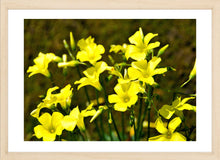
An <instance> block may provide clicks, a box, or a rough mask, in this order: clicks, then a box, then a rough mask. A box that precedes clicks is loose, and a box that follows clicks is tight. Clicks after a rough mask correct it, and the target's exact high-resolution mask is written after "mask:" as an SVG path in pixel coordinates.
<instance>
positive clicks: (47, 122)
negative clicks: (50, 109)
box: [38, 113, 52, 130]
mask: <svg viewBox="0 0 220 160" xmlns="http://www.w3.org/2000/svg"><path fill="white" fill-rule="evenodd" d="M38 121H39V122H40V123H41V124H42V126H43V127H44V128H46V129H48V130H49V129H50V128H51V127H52V125H51V115H50V114H49V113H44V114H43V115H41V116H40V117H39V118H38Z"/></svg>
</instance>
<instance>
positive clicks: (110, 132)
mask: <svg viewBox="0 0 220 160" xmlns="http://www.w3.org/2000/svg"><path fill="white" fill-rule="evenodd" d="M110 116H111V110H110V109H109V110H108V127H109V134H110V139H111V141H112V140H113V138H112V128H111V124H110V122H109V121H110V119H111V120H112V118H111V117H110Z"/></svg>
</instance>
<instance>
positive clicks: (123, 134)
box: [121, 112, 125, 141]
mask: <svg viewBox="0 0 220 160" xmlns="http://www.w3.org/2000/svg"><path fill="white" fill-rule="evenodd" d="M124 119H125V116H124V112H121V125H122V140H123V141H124V140H125V120H124Z"/></svg>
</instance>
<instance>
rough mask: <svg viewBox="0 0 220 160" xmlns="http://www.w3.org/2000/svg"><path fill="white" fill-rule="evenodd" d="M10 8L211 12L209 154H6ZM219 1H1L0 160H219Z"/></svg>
mask: <svg viewBox="0 0 220 160" xmlns="http://www.w3.org/2000/svg"><path fill="white" fill-rule="evenodd" d="M10 9H16V10H19V9H54V10H56V9H73V10H74V9H76V10H77V9H137V10H141V9H150V10H151V9H183V10H185V9H195V10H200V9H211V10H212V84H213V86H212V152H211V153H210V152H196V153H195V152H190V153H188V152H187V153H182V152H181V153H178V152H168V153H165V152H159V153H156V152H155V153H153V152H151V153H149V152H136V153H120V152H107V153H106V152H97V153H95V152H78V153H76V152H74V153H70V152H66V153H60V152H57V153H56V152H53V153H49V152H33V153H30V152H8V10H10ZM218 15H220V1H219V0H212V1H208V0H195V1H193V2H192V1H189V0H185V1H184V0H180V1H175V0H170V1H168V0H165V1H162V0H159V1H150V0H145V1H138V0H133V1H124V0H117V1H108V0H104V1H103V0H93V1H88V0H83V1H75V0H73V1H68V0H63V1H53V0H47V1H44V0H37V1H36V0H35V1H34V0H29V1H24V0H1V47H0V50H1V58H0V60H1V61H0V62H1V63H0V65H1V81H0V88H1V92H0V93H1V101H0V104H1V108H0V109H1V110H0V111H1V113H0V114H1V116H0V117H1V119H0V120H1V132H0V134H1V135H0V136H1V146H0V149H1V152H0V156H1V159H2V160H6V159H8V160H28V159H33V160H40V159H47V160H54V159H66V160H68V159H71V160H72V159H80V160H86V159H90V160H93V159H94V160H97V159H126V160H128V159H154V160H160V159H167V160H168V159H170V160H171V159H173V160H174V159H178V160H181V159H188V160H209V159H210V160H218V159H220V138H219V134H220V127H219V121H220V118H219V114H220V108H219V107H218V104H219V103H218V102H219V100H218V91H219V89H220V85H219V84H218V81H219V74H218V70H220V66H219V65H218V60H220V55H219V54H218V51H219V50H220V45H219V42H220V36H219V31H218V30H219V29H220V19H219V17H218Z"/></svg>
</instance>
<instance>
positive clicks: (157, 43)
mask: <svg viewBox="0 0 220 160" xmlns="http://www.w3.org/2000/svg"><path fill="white" fill-rule="evenodd" d="M159 46H160V42H158V41H157V42H154V43H150V44H148V46H147V49H148V50H150V49H154V48H157V47H159Z"/></svg>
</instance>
